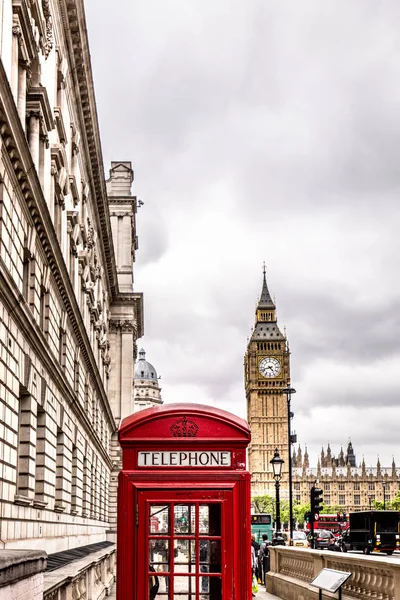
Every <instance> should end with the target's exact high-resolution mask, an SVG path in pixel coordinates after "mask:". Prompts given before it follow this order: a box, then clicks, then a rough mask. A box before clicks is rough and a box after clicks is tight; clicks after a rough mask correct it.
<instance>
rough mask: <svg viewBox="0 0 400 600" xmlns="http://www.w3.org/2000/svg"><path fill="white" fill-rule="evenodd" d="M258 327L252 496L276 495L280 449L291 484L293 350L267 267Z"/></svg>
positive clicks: (250, 363)
mask: <svg viewBox="0 0 400 600" xmlns="http://www.w3.org/2000/svg"><path fill="white" fill-rule="evenodd" d="M255 317H256V318H255V325H254V329H253V332H252V335H251V338H250V340H249V343H248V346H247V351H246V354H245V391H246V401H247V420H248V422H249V425H250V429H251V443H250V447H249V455H248V456H249V470H250V473H251V477H252V482H251V494H252V497H254V496H259V495H264V494H270V495H274V493H275V492H274V489H275V482H274V479H273V476H272V469H271V465H270V462H269V461H270V460H271V459H272V457H273V456H274V450H275V448H278V450H279V454H280V456H281V457H282V458H283V459H284V461H285V463H284V465H283V469H282V481H281V485H282V486H283V488H284V487H285V485H287V482H288V462H289V461H288V455H287V453H288V413H287V411H288V408H287V399H286V395H285V394H284V393H283V392H282V390H283V389H284V388H286V386H287V385H289V383H290V362H289V347H288V344H287V339H286V335H284V334H282V333H281V331H280V329H279V326H278V322H277V317H276V306H275V302H274V301H273V300H272V298H271V295H270V293H269V290H268V285H267V279H266V268H265V264H264V266H263V282H262V289H261V295H260V298H259V301H258V304H257V308H256V315H255Z"/></svg>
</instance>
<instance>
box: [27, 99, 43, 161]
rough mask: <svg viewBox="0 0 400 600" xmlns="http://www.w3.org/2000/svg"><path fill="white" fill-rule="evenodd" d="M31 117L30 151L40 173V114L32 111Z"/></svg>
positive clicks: (29, 132)
mask: <svg viewBox="0 0 400 600" xmlns="http://www.w3.org/2000/svg"><path fill="white" fill-rule="evenodd" d="M28 117H29V130H28V143H29V150H30V151H31V155H32V160H33V163H34V165H35V167H36V171H37V172H38V173H39V155H40V153H39V144H40V112H39V111H33V110H32V111H30V112H29V114H28Z"/></svg>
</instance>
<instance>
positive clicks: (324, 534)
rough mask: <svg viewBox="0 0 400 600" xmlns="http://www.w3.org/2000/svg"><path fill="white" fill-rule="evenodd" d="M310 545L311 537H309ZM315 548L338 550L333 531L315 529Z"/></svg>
mask: <svg viewBox="0 0 400 600" xmlns="http://www.w3.org/2000/svg"><path fill="white" fill-rule="evenodd" d="M308 539H309V541H310V543H311V539H310V536H309V537H308ZM314 548H315V550H335V551H336V550H337V547H336V537H335V535H334V534H333V533H332V531H328V530H327V529H314Z"/></svg>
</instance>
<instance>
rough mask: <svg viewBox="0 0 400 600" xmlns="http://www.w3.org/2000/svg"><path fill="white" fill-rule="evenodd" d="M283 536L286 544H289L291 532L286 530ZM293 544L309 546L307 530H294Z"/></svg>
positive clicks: (303, 546)
mask: <svg viewBox="0 0 400 600" xmlns="http://www.w3.org/2000/svg"><path fill="white" fill-rule="evenodd" d="M282 537H283V539H284V540H285V544H286V546H288V545H289V540H290V533H289V532H288V531H284V532H283V533H282ZM293 546H298V547H300V548H309V547H310V544H309V541H308V539H307V534H306V532H305V531H297V530H296V531H293Z"/></svg>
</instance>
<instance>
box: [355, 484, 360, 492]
mask: <svg viewBox="0 0 400 600" xmlns="http://www.w3.org/2000/svg"><path fill="white" fill-rule="evenodd" d="M354 489H355V490H357V491H359V490H360V484H359V483H355V484H354Z"/></svg>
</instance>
